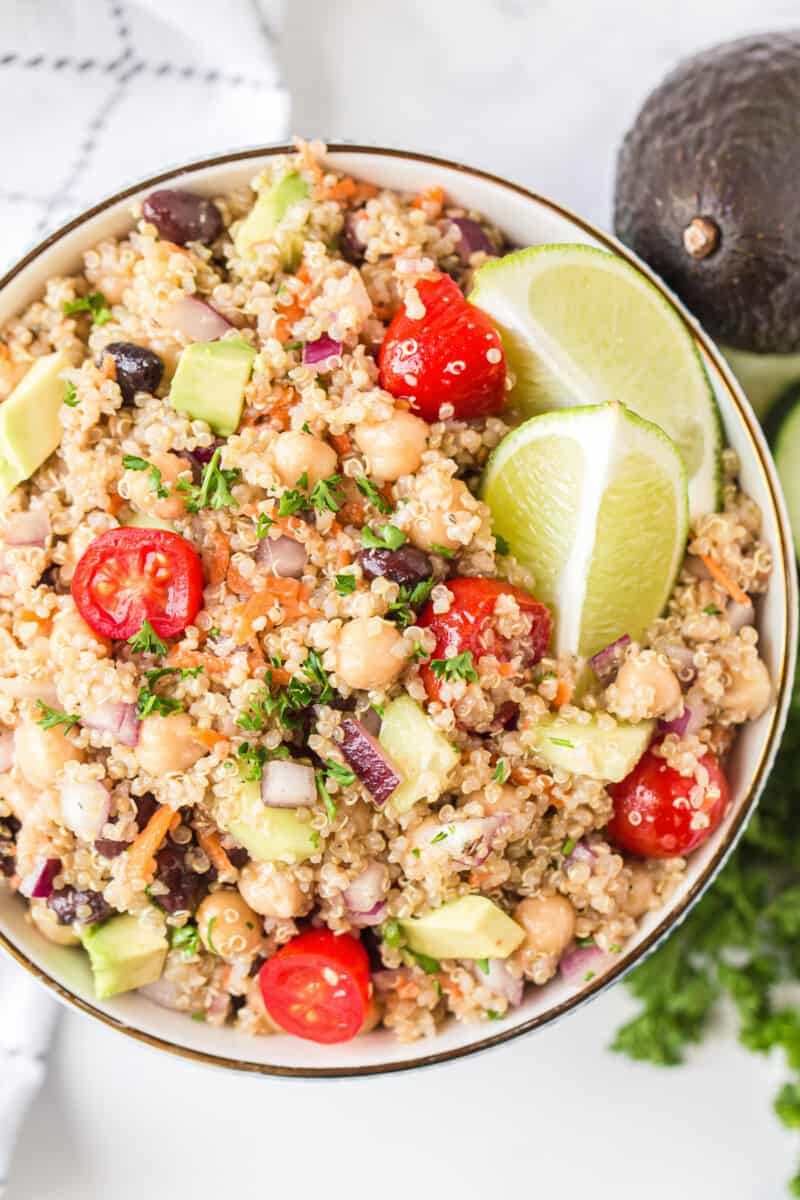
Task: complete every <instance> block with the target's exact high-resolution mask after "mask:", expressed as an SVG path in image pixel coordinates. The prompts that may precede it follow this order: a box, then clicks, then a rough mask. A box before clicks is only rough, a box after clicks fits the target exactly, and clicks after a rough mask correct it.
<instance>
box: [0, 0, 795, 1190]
mask: <svg viewBox="0 0 800 1200" xmlns="http://www.w3.org/2000/svg"><path fill="white" fill-rule="evenodd" d="M797 16H798V5H797V0H762V3H760V4H758V5H757V4H755V3H754V2H753V0H705V3H703V4H700V3H698V2H697V0H638V2H634V0H602V2H601V0H529V2H526V0H495V2H494V3H487V2H482V0H405V2H404V0H288V14H287V27H286V33H285V41H284V57H285V64H286V70H287V74H288V77H289V82H290V84H291V86H292V90H293V97H294V114H295V115H294V126H295V128H296V129H297V130H298V131H299V132H302V133H303V134H305V135H306V136H310V135H327V136H330V137H337V138H342V139H352V140H363V141H371V142H383V143H384V144H389V145H397V146H404V147H410V148H417V149H419V148H421V149H427V150H430V151H432V152H434V153H440V154H443V155H446V156H449V157H451V158H460V159H462V160H463V161H465V162H470V163H474V164H477V165H480V166H484V167H487V168H489V169H493V170H495V171H498V172H500V173H503V174H506V175H508V176H510V177H512V178H515V179H518V180H521V181H523V182H524V183H526V184H528V185H530V186H532V187H534V188H536V189H537V190H539V191H543V192H547V193H549V194H551V195H552V196H554V197H555V198H557V199H561V200H563V201H565V202H566V203H568V204H571V205H572V206H573V207H575V208H576V209H578V210H579V211H582V212H583V213H584V214H585V215H586V216H589V217H591V218H593V219H594V220H596V221H598V222H600V223H607V221H608V212H609V196H610V189H611V180H612V177H613V156H614V151H615V147H616V145H617V143H618V141H619V138H620V136H621V134H622V132H623V131H624V129H625V128H626V126H627V124H628V123H629V121H630V119H631V118H632V116H633V114H634V112H635V110H636V106H637V104H638V102H639V101H640V99H641V98H642V96H643V95H644V93H645V92H646V90H647V88H648V87H649V86H651V85H652V83H653V82H655V81H656V80H657V79H658V78H659V76H660V75H661V73H662V72H663V71H664V70H665V69H666V68H667V67H668V66H669V65H670V64H671V63H672V62H674V61H675V60H676V59H677V58H679V57H680V56H681V55H682V54H683V53H685V52H687V51H689V50H691V49H694V48H695V47H700V46H703V45H707V44H709V43H711V42H713V41H714V40H717V39H719V38H722V37H726V36H733V35H735V34H737V33H743V32H752V31H756V30H757V29H759V28H760V29H765V28H770V27H779V26H782V25H783V26H785V25H789V24H792V23H796V21H797ZM227 67H228V69H232V64H230V63H228V64H227ZM154 136H155V135H154ZM237 140H239V141H240V140H241V138H237V131H236V130H231V143H232V144H234V143H236V142H237ZM630 1011H631V1004H630V1001H629V999H628V997H627V995H626V994H625V992H624V990H622V989H619V988H618V989H616V991H614V992H612V993H610V994H609V995H606V996H605V997H603V998H602V999H601V1000H599V1001H598V1002H597V1003H595V1004H594V1005H593V1006H591V1007H590V1008H589V1009H588V1010H585V1011H583V1012H582V1013H580V1014H579V1015H578V1016H576V1017H574V1018H573V1019H571V1020H568V1021H566V1022H565V1023H562V1024H561V1025H560V1026H559V1027H557V1028H556V1029H553V1030H550V1031H548V1032H546V1033H544V1034H540V1035H538V1036H535V1037H532V1038H529V1039H527V1040H524V1041H521V1042H516V1043H514V1044H512V1045H511V1046H508V1047H504V1048H502V1049H500V1050H497V1051H494V1052H491V1053H489V1054H487V1055H484V1056H483V1057H479V1058H476V1059H473V1060H467V1061H465V1062H461V1063H458V1064H454V1065H452V1066H449V1067H444V1068H438V1069H434V1070H432V1071H428V1072H423V1073H412V1074H409V1075H404V1076H399V1077H396V1078H386V1079H377V1080H367V1081H353V1082H349V1081H342V1082H336V1083H327V1082H322V1083H311V1082H306V1081H303V1082H293V1081H279V1080H275V1081H271V1080H267V1079H264V1080H260V1079H247V1078H239V1077H236V1076H233V1075H225V1074H214V1073H212V1072H211V1071H209V1070H207V1069H202V1068H199V1067H194V1066H191V1065H187V1064H183V1063H181V1062H178V1061H172V1060H168V1059H163V1060H162V1059H161V1058H160V1057H159V1056H158V1055H156V1054H155V1053H154V1052H153V1051H149V1050H146V1049H144V1048H141V1047H139V1046H138V1045H136V1044H134V1043H132V1042H128V1041H127V1040H125V1039H122V1038H119V1037H117V1036H115V1035H113V1034H112V1033H110V1032H109V1031H107V1030H105V1029H103V1028H100V1027H97V1026H94V1025H92V1024H90V1023H89V1022H88V1021H87V1020H85V1019H84V1018H81V1017H78V1016H73V1015H67V1016H66V1017H65V1018H64V1020H63V1021H62V1025H61V1029H60V1033H59V1036H58V1039H57V1043H56V1047H55V1051H54V1055H53V1061H52V1065H51V1071H50V1077H49V1082H48V1084H47V1085H46V1087H45V1090H44V1092H43V1093H42V1095H41V1097H40V1098H39V1100H38V1102H37V1103H36V1105H35V1107H34V1109H33V1112H32V1114H31V1117H30V1120H29V1122H28V1124H27V1127H26V1131H25V1133H24V1135H23V1138H22V1141H21V1143H20V1146H19V1149H18V1153H17V1157H16V1161H15V1164H14V1168H13V1170H12V1175H11V1181H10V1187H9V1193H8V1200H107V1198H108V1197H113V1198H114V1200H141V1198H142V1197H151V1198H153V1200H162V1198H163V1200H167V1198H169V1200H172V1198H173V1197H189V1196H191V1198H192V1200H212V1198H213V1200H219V1198H221V1197H227V1196H231V1197H232V1196H240V1197H248V1198H249V1197H250V1196H272V1197H278V1196H280V1197H294V1196H297V1197H306V1196H309V1197H313V1196H315V1195H321V1194H324V1195H325V1196H326V1197H327V1198H328V1200H353V1198H354V1197H361V1196H364V1197H366V1196H367V1195H377V1196H380V1197H382V1198H386V1200H393V1198H394V1197H395V1196H397V1197H399V1196H401V1195H402V1196H405V1195H407V1194H408V1190H409V1187H411V1186H415V1187H421V1188H422V1189H424V1192H425V1193H426V1194H429V1195H449V1196H453V1197H459V1198H463V1200H473V1198H475V1200H478V1197H480V1198H481V1200H485V1198H486V1197H495V1196H502V1197H505V1196H509V1197H514V1196H516V1195H521V1196H528V1195H530V1196H533V1197H539V1196H548V1197H549V1196H557V1197H558V1198H559V1200H573V1198H577V1197H582V1196H583V1195H585V1194H586V1193H587V1192H588V1191H589V1190H591V1191H592V1193H593V1194H594V1195H595V1196H599V1197H602V1198H605V1197H609V1198H610V1197H614V1200H640V1198H641V1197H646V1198H647V1200H673V1198H674V1197H680V1198H681V1200H717V1197H725V1200H780V1198H781V1197H782V1196H783V1195H784V1190H783V1181H784V1180H785V1179H786V1177H787V1176H788V1175H789V1173H790V1172H791V1170H792V1162H793V1157H794V1155H795V1153H796V1152H797V1149H798V1147H797V1145H796V1144H795V1140H794V1139H792V1138H791V1137H790V1136H789V1135H787V1134H786V1133H785V1132H784V1131H782V1130H781V1129H780V1128H779V1126H778V1125H777V1123H776V1121H775V1119H774V1117H773V1116H772V1114H771V1111H770V1100H771V1096H772V1095H773V1094H774V1092H775V1091H776V1090H777V1088H778V1086H779V1085H780V1082H781V1067H780V1063H779V1062H777V1061H774V1060H766V1061H764V1060H757V1059H754V1058H753V1056H751V1055H747V1054H745V1053H744V1052H743V1051H742V1050H740V1049H739V1048H738V1046H737V1045H736V1042H735V1038H734V1036H733V1033H732V1030H731V1029H730V1028H727V1027H725V1028H721V1029H719V1030H716V1031H715V1032H714V1034H713V1035H712V1036H711V1037H710V1038H709V1040H708V1041H707V1042H706V1043H705V1044H704V1045H703V1047H702V1048H700V1049H699V1050H698V1051H697V1052H696V1053H695V1054H693V1056H692V1060H691V1063H690V1064H689V1065H688V1066H687V1067H685V1068H683V1069H681V1070H675V1071H670V1072H660V1071H657V1070H655V1069H652V1068H649V1067H643V1066H633V1065H631V1064H629V1063H627V1062H626V1061H625V1060H622V1059H619V1058H618V1057H616V1056H613V1055H610V1054H608V1053H607V1051H606V1046H607V1043H608V1041H609V1040H610V1036H611V1031H612V1030H613V1028H614V1027H615V1026H616V1025H617V1024H618V1023H619V1021H620V1020H621V1019H623V1018H624V1017H625V1016H626V1015H628V1014H629V1013H630ZM0 1086H2V1083H1V1081H0ZM387 1162H391V1164H392V1165H391V1166H390V1167H388V1166H387V1165H386V1164H387Z"/></svg>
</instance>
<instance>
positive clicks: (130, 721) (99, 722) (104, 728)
mask: <svg viewBox="0 0 800 1200" xmlns="http://www.w3.org/2000/svg"><path fill="white" fill-rule="evenodd" d="M81 725H85V726H86V728H87V729H97V730H98V731H99V732H100V733H110V734H111V735H112V736H113V737H114V738H115V739H116V740H117V741H118V742H121V743H122V745H123V746H136V745H137V744H138V742H139V727H140V725H141V721H140V720H139V718H138V717H137V715H136V705H135V704H123V703H122V702H121V701H115V700H109V701H108V702H107V703H106V704H101V705H100V707H99V708H97V709H95V711H94V712H93V713H92V714H91V716H89V717H82V718H81Z"/></svg>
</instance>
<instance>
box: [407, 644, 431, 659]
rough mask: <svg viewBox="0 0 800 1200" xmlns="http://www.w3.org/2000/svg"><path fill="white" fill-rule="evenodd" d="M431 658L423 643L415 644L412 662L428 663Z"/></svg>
mask: <svg viewBox="0 0 800 1200" xmlns="http://www.w3.org/2000/svg"><path fill="white" fill-rule="evenodd" d="M429 658H430V654H429V653H428V651H427V650H426V649H425V647H424V646H423V644H422V642H415V643H414V649H413V650H412V651H411V662H427V661H428V659H429Z"/></svg>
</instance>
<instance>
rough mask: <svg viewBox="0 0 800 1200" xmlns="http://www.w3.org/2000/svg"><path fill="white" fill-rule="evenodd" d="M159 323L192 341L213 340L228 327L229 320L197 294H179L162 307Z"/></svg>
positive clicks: (230, 326)
mask: <svg viewBox="0 0 800 1200" xmlns="http://www.w3.org/2000/svg"><path fill="white" fill-rule="evenodd" d="M158 323H159V325H163V326H165V327H167V326H169V327H171V328H172V329H175V330H177V332H178V333H182V334H184V336H185V337H188V338H191V339H192V341H193V342H215V341H216V340H217V338H220V337H222V335H223V334H224V333H227V332H228V330H229V329H233V326H232V325H231V323H230V321H228V320H226V318H225V317H223V316H222V314H221V313H218V312H217V310H216V309H215V308H212V307H211V305H210V304H207V303H206V301H205V300H200V299H199V297H197V296H181V297H180V299H179V300H175V301H174V303H172V304H170V305H169V306H168V307H167V308H165V309H162V312H161V316H160V317H159V322H158Z"/></svg>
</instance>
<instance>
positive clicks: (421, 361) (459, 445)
mask: <svg viewBox="0 0 800 1200" xmlns="http://www.w3.org/2000/svg"><path fill="white" fill-rule="evenodd" d="M323 153H324V147H322V146H321V145H319V144H317V143H304V142H300V141H298V142H297V143H296V152H295V153H293V154H291V155H285V156H281V157H275V158H273V159H271V160H270V162H269V165H268V166H267V167H265V169H264V170H263V171H262V172H261V174H260V175H259V176H258V177H257V178H256V179H255V180H254V181H253V185H252V187H249V188H245V189H243V190H242V191H240V192H234V193H229V194H226V195H222V196H214V197H204V196H200V195H196V194H193V193H190V192H180V191H172V190H161V191H158V192H154V193H152V194H151V195H149V196H148V197H147V198H146V199H145V200H144V201H143V202H142V203H140V204H138V205H137V206H136V207H135V208H134V210H133V211H132V214H131V223H130V229H129V231H128V232H127V233H126V234H125V235H124V236H122V237H120V238H118V239H108V240H105V241H102V242H100V243H99V244H98V245H96V246H93V247H92V248H91V249H88V250H87V251H86V252H85V254H84V255H83V263H82V266H81V267H80V269H78V270H77V271H76V273H75V274H74V275H69V276H62V277H57V278H52V279H50V280H49V281H48V283H47V286H46V289H45V292H44V295H43V296H42V297H41V298H40V299H38V300H36V301H35V302H34V303H33V304H31V305H30V307H29V308H27V310H26V311H24V312H23V313H22V314H20V315H19V316H18V317H17V318H16V319H14V320H12V321H10V322H9V323H8V324H7V325H6V326H5V328H4V329H3V330H2V332H1V333H0V401H2V402H1V403H0V496H2V503H1V505H0V518H1V523H2V528H0V551H1V553H0V723H1V724H0V728H1V729H2V732H1V733H0V887H3V888H6V889H11V890H12V891H15V892H17V893H19V895H20V896H21V897H24V899H25V903H26V904H27V905H28V915H29V919H30V920H31V921H32V922H33V924H34V925H35V927H36V929H37V930H38V931H39V933H40V934H41V936H42V937H44V938H46V939H48V940H49V941H51V942H54V943H56V944H58V945H59V946H64V947H74V950H72V951H71V953H74V954H85V955H88V960H89V963H90V965H91V968H92V971H93V978H94V984H95V989H96V994H97V996H98V997H99V998H101V999H107V998H109V997H112V996H115V995H118V994H121V993H125V992H130V991H133V990H134V989H138V990H139V991H140V994H142V995H145V996H147V997H148V998H149V999H150V1000H151V1001H152V1002H154V1003H156V1004H159V1005H162V1006H166V1007H168V1008H172V1009H176V1010H179V1011H181V1012H184V1013H186V1014H187V1019H188V1018H189V1017H192V1018H193V1019H195V1020H204V1021H207V1022H210V1023H213V1024H217V1025H222V1024H229V1025H232V1026H235V1027H237V1028H238V1029H240V1030H243V1031H245V1032H247V1033H250V1034H253V1035H268V1034H275V1033H289V1034H292V1035H296V1036H301V1037H306V1038H311V1039H313V1040H315V1041H318V1042H321V1043H326V1042H328V1043H330V1042H337V1041H344V1040H347V1039H348V1038H351V1037H353V1036H356V1035H358V1034H360V1033H364V1032H369V1031H370V1030H372V1029H374V1028H376V1027H378V1026H384V1027H386V1028H388V1029H390V1030H392V1031H393V1033H394V1034H395V1035H396V1036H397V1037H398V1038H400V1039H403V1040H410V1039H414V1038H418V1037H422V1036H430V1035H433V1034H435V1032H436V1030H437V1028H438V1027H440V1026H441V1025H442V1023H443V1022H445V1021H446V1020H448V1019H452V1018H455V1019H457V1020H460V1021H486V1022H491V1021H502V1020H503V1018H504V1017H505V1016H506V1015H507V1014H508V1013H509V1012H510V1010H512V1009H513V1008H515V1007H516V1006H518V1005H520V1004H521V1003H522V1001H523V996H524V994H526V992H527V991H528V989H533V988H539V987H541V986H542V985H545V984H547V982H548V981H549V980H551V979H552V978H553V977H554V976H556V975H557V974H559V973H560V974H561V975H562V976H563V977H564V978H566V979H567V980H568V981H570V983H571V984H572V985H573V986H574V987H575V988H576V989H579V988H581V987H585V986H587V985H588V982H589V981H590V980H591V979H593V978H596V977H598V976H600V975H602V974H603V973H604V972H606V971H608V970H610V969H611V968H612V967H613V965H614V963H615V961H617V960H618V956H619V955H620V953H621V952H622V951H623V949H624V948H625V944H626V942H627V941H628V939H629V938H631V936H632V935H633V934H634V932H635V931H636V929H637V926H638V924H639V922H640V920H641V919H642V918H643V917H644V916H645V914H647V913H648V912H650V911H651V910H655V909H657V908H659V907H660V906H662V905H663V904H664V903H665V902H666V901H667V900H668V898H669V897H670V895H671V894H672V892H673V891H674V889H675V888H676V887H677V885H679V883H680V881H681V879H682V876H683V873H684V871H685V867H686V857H687V855H688V854H691V852H692V851H693V850H695V849H696V848H697V847H698V846H699V845H700V844H702V842H703V841H705V839H706V838H707V837H708V836H709V835H710V834H711V832H712V831H713V830H714V829H715V828H716V826H717V825H718V824H719V822H720V821H721V820H722V818H723V816H724V814H725V809H726V805H727V802H728V786H727V782H726V777H725V759H726V755H727V754H728V751H729V749H730V747H731V745H732V742H733V739H734V738H735V736H736V730H737V726H738V725H740V724H741V723H743V722H745V721H748V720H751V719H754V718H757V717H758V716H760V715H761V713H762V712H764V711H765V709H766V708H767V707H768V706H769V704H770V703H771V700H772V694H771V693H772V688H771V683H770V679H769V677H768V674H767V670H766V667H765V665H764V663H763V661H762V660H761V658H760V657H759V652H758V634H757V631H756V628H755V613H754V607H753V605H754V603H756V602H757V598H758V596H759V594H760V593H763V592H764V591H765V589H766V587H767V583H768V579H769V573H770V569H771V554H770V550H769V548H768V547H767V546H766V545H765V544H764V542H763V541H762V540H761V538H760V526H761V516H760V512H759V510H758V508H757V506H756V505H755V504H754V503H753V501H752V500H751V499H750V498H748V496H746V495H745V494H743V493H742V491H741V490H740V489H739V487H738V484H737V469H738V468H737V461H736V456H735V454H734V452H733V451H732V450H730V449H722V450H721V453H720V456H719V464H720V465H719V471H720V492H719V495H720V504H719V509H718V511H707V512H703V513H699V514H698V513H693V514H692V518H691V523H690V526H689V529H688V536H687V537H686V538H684V540H683V542H682V544H681V550H680V554H679V559H678V560H676V561H680V559H682V565H680V566H679V569H678V572H677V575H676V574H675V572H674V571H673V573H672V575H671V577H670V581H669V585H668V601H667V604H666V607H661V608H659V609H658V611H657V612H653V613H652V614H651V618H650V619H649V620H648V622H647V626H646V628H644V627H643V629H642V630H639V631H636V632H632V631H630V630H627V629H617V630H616V631H615V636H614V637H613V639H612V640H610V641H609V642H608V644H606V645H601V646H595V647H592V650H593V653H581V654H578V653H577V652H575V651H574V650H573V651H572V652H569V651H566V650H563V649H558V648H557V647H558V646H559V643H558V641H557V640H556V638H555V635H554V629H555V624H556V622H557V620H558V613H556V612H555V610H554V606H553V605H552V604H551V603H549V602H546V601H543V598H542V596H543V593H542V592H541V591H537V587H538V586H539V585H540V583H541V584H542V586H544V583H543V579H544V577H543V576H542V579H541V580H540V578H539V577H538V575H537V572H536V571H533V570H532V569H531V566H530V563H529V562H527V561H526V560H525V557H524V555H523V554H521V553H519V554H518V553H517V552H516V546H515V545H514V544H511V545H509V541H511V540H512V539H509V538H507V537H500V536H499V535H496V531H497V526H498V520H497V519H496V517H497V514H496V513H493V512H492V511H491V508H490V506H489V504H487V503H485V502H484V500H483V499H482V498H481V496H482V494H483V493H482V492H481V479H482V475H483V473H484V470H485V468H486V467H487V463H488V462H489V459H490V456H491V455H492V453H493V451H495V450H496V448H497V447H498V446H500V445H501V443H503V439H504V438H506V436H507V435H508V434H509V433H510V431H511V430H512V429H513V428H514V426H515V425H516V424H518V423H519V420H520V417H519V414H518V413H517V412H516V411H515V405H514V394H515V393H514V385H515V377H514V371H513V369H512V366H511V364H510V362H507V355H506V350H505V348H504V342H503V340H502V338H501V336H500V334H499V333H498V331H497V329H496V327H495V324H493V322H492V320H491V319H490V317H489V316H488V315H487V314H486V313H485V312H484V311H483V310H482V309H480V308H478V307H476V306H475V305H471V304H469V303H468V301H467V299H466V297H467V296H468V295H469V294H470V291H471V289H472V287H473V279H474V276H475V274H476V272H478V271H480V270H481V268H482V267H483V266H484V265H485V264H487V263H491V262H493V260H495V259H499V258H500V257H501V256H503V255H504V254H505V253H506V252H507V251H509V250H511V249H512V247H511V246H509V245H508V244H507V243H506V241H505V239H504V236H503V233H502V231H501V230H499V229H497V228H495V227H494V226H493V225H492V224H491V223H490V222H489V221H487V220H486V219H485V218H484V217H483V216H482V215H481V214H480V213H478V212H474V211H468V210H465V209H464V208H463V207H461V206H459V203H458V197H457V196H451V195H449V194H445V193H444V192H443V191H442V189H441V188H439V187H436V186H432V187H430V188H429V189H428V190H426V191H423V192H421V193H420V194H418V195H410V194H409V195H406V194H401V193H397V192H393V191H389V190H380V189H379V188H377V187H375V186H373V185H372V184H371V183H370V182H369V181H368V180H367V181H364V180H358V179H352V178H349V177H346V176H342V175H341V174H337V173H335V172H334V171H332V170H330V169H329V168H328V167H327V166H326V165H324V159H323ZM539 574H540V573H539ZM543 731H548V736H546V737H545V736H543ZM565 731H566V732H565ZM609 748H610V749H609ZM612 751H613V753H612ZM571 754H572V755H575V757H570V755H571Z"/></svg>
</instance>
